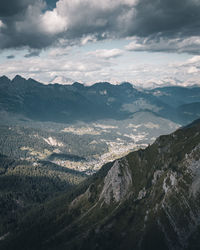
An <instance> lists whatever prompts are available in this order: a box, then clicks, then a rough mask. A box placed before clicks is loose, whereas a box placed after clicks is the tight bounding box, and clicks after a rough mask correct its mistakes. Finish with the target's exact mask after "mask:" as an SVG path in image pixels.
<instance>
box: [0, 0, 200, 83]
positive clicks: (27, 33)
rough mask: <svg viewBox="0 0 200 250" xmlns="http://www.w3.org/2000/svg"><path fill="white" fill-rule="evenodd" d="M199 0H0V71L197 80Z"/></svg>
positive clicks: (56, 78) (59, 78) (40, 76)
mask: <svg viewBox="0 0 200 250" xmlns="http://www.w3.org/2000/svg"><path fill="white" fill-rule="evenodd" d="M199 71H200V0H101V1H97V0H58V1H56V0H1V1H0V75H7V76H8V77H10V78H13V77H14V76H15V75H16V74H20V75H22V76H24V77H26V78H29V77H31V78H34V79H36V80H39V81H42V82H45V83H48V82H50V81H53V82H66V83H67V82H72V81H79V82H83V83H86V84H91V83H94V82H99V81H110V82H112V83H119V82H122V81H129V82H131V83H133V84H136V85H140V86H145V87H148V86H152V85H153V84H159V85H161V84H179V85H187V84H190V85H192V84H200V77H199Z"/></svg>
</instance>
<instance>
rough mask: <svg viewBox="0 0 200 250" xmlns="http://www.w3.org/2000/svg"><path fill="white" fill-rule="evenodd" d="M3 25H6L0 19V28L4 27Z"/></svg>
mask: <svg viewBox="0 0 200 250" xmlns="http://www.w3.org/2000/svg"><path fill="white" fill-rule="evenodd" d="M5 27H6V25H5V24H4V23H3V22H2V21H1V20H0V29H1V28H5Z"/></svg>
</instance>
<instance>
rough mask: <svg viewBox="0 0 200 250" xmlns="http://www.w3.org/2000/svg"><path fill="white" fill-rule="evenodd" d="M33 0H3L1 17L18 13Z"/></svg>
mask: <svg viewBox="0 0 200 250" xmlns="http://www.w3.org/2000/svg"><path fill="white" fill-rule="evenodd" d="M31 2H33V1H32V0H1V1H0V17H8V16H12V15H16V14H18V13H20V12H22V11H24V9H26V8H27V7H28V5H29V4H31Z"/></svg>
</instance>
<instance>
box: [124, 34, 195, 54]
mask: <svg viewBox="0 0 200 250" xmlns="http://www.w3.org/2000/svg"><path fill="white" fill-rule="evenodd" d="M132 39H133V41H131V42H130V43H129V44H128V45H126V47H125V49H126V50H128V51H152V52H160V51H162V52H175V53H189V54H197V51H199V52H198V53H200V50H199V47H200V36H191V37H188V38H167V37H166V38H163V37H158V38H157V37H156V38H148V37H147V38H139V37H132Z"/></svg>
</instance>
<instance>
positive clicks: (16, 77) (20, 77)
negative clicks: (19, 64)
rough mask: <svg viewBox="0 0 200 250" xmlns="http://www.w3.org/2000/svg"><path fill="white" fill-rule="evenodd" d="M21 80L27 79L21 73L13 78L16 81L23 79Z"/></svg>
mask: <svg viewBox="0 0 200 250" xmlns="http://www.w3.org/2000/svg"><path fill="white" fill-rule="evenodd" d="M21 80H26V79H25V78H23V77H22V76H20V75H16V76H15V77H14V78H13V79H12V82H15V81H21Z"/></svg>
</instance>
